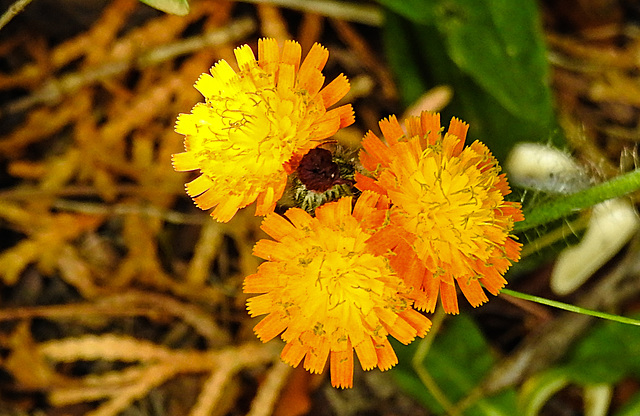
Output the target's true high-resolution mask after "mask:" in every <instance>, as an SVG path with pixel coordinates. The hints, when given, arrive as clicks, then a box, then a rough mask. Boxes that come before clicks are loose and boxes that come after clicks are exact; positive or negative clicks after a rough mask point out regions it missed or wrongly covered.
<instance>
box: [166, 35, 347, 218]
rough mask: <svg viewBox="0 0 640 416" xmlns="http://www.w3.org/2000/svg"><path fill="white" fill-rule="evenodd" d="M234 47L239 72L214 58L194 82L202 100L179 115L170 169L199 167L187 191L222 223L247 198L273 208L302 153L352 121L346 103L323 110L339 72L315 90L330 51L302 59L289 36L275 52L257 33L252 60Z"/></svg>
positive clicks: (338, 86) (339, 81)
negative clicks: (178, 145) (179, 137)
mask: <svg viewBox="0 0 640 416" xmlns="http://www.w3.org/2000/svg"><path fill="white" fill-rule="evenodd" d="M234 53H235V56H236V60H237V61H238V68H239V71H238V72H236V71H235V70H234V69H233V68H232V67H231V65H229V64H228V63H227V62H226V61H224V60H221V61H219V62H218V63H217V64H216V65H214V66H213V67H212V68H211V70H210V72H211V75H209V74H202V75H201V76H200V78H199V79H198V81H197V82H196V83H195V88H196V89H197V90H198V91H200V93H201V94H202V95H203V96H204V98H205V102H204V103H198V104H196V105H195V107H193V109H192V110H191V113H189V114H180V115H179V116H178V120H177V123H176V132H178V133H180V134H183V135H184V136H185V139H184V145H185V152H183V153H178V154H175V155H173V166H174V168H175V170H177V171H191V170H198V171H199V172H200V175H199V176H198V177H197V178H196V179H194V180H193V181H191V182H189V183H187V185H186V190H187V193H188V194H189V196H191V197H192V198H193V199H194V201H195V203H196V205H197V206H198V207H200V208H201V209H203V210H208V209H211V208H214V209H213V211H212V212H211V216H213V217H214V218H215V219H217V220H218V221H221V222H226V221H229V220H230V219H231V218H232V217H233V216H234V214H235V213H236V212H237V210H238V209H240V208H243V207H245V206H247V205H249V204H251V203H252V202H254V201H257V204H256V215H266V214H267V213H269V212H271V211H273V210H274V208H275V205H276V202H277V201H278V199H280V197H281V196H282V194H283V192H284V189H285V185H286V183H287V174H289V173H291V172H293V171H294V170H295V169H296V166H297V163H298V162H299V160H300V159H301V158H302V156H304V155H305V154H306V153H307V152H308V151H309V150H311V149H313V148H315V147H316V146H318V145H320V144H322V143H323V142H324V141H325V139H326V138H328V137H329V136H332V135H333V134H335V132H336V131H337V130H338V129H340V128H341V127H345V126H348V125H350V124H352V123H353V121H354V118H353V109H352V108H351V105H343V106H340V107H337V108H334V109H331V110H328V108H329V107H331V106H333V105H334V104H336V103H337V102H338V101H339V100H340V99H341V98H342V97H344V95H345V94H346V93H347V92H348V91H349V82H348V81H347V78H346V77H345V76H344V75H340V76H338V77H337V78H336V79H334V80H333V81H332V82H331V83H329V84H328V85H326V86H325V87H324V88H322V86H323V84H324V76H323V75H322V69H323V68H324V65H325V63H326V62H327V59H328V56H329V52H328V51H327V50H326V49H325V48H324V47H322V46H321V45H319V44H315V45H313V47H312V48H311V50H310V51H309V54H308V55H307V57H306V58H305V59H304V61H303V62H302V63H300V60H301V48H300V44H298V43H297V42H294V41H286V42H285V43H284V45H283V47H282V50H280V48H279V46H278V43H277V42H276V41H275V40H274V39H260V40H259V41H258V59H256V58H255V55H254V53H253V51H252V50H251V48H250V47H249V46H248V45H244V46H241V47H239V48H237V49H236V50H235V51H234Z"/></svg>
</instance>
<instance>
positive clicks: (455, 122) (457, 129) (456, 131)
mask: <svg viewBox="0 0 640 416" xmlns="http://www.w3.org/2000/svg"><path fill="white" fill-rule="evenodd" d="M468 130H469V125H468V124H467V123H465V122H464V121H461V120H459V119H457V118H455V117H453V118H452V119H451V121H450V122H449V129H448V130H447V133H449V134H453V135H456V136H457V137H458V138H459V139H460V142H459V143H458V144H457V145H456V147H455V149H454V151H453V155H454V156H457V155H459V154H460V152H462V149H463V148H464V142H465V140H466V138H467V131H468Z"/></svg>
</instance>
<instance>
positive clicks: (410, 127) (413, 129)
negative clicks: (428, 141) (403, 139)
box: [404, 117, 424, 137]
mask: <svg viewBox="0 0 640 416" xmlns="http://www.w3.org/2000/svg"><path fill="white" fill-rule="evenodd" d="M404 125H405V128H406V129H407V137H414V136H418V137H422V136H423V134H424V133H423V132H422V125H421V124H420V117H409V118H407V119H406V120H405V121H404Z"/></svg>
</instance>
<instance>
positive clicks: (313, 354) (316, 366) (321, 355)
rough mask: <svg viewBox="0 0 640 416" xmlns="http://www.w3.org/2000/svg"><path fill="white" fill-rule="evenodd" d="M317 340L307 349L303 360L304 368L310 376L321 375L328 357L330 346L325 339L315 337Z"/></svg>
mask: <svg viewBox="0 0 640 416" xmlns="http://www.w3.org/2000/svg"><path fill="white" fill-rule="evenodd" d="M316 338H317V339H316V340H315V342H314V343H313V345H312V346H311V347H310V348H309V350H308V352H307V355H306V357H305V358H304V368H305V370H309V372H311V374H321V373H322V371H323V370H324V366H325V364H326V363H327V358H328V357H329V350H330V348H329V347H330V344H329V342H328V341H327V339H326V338H325V337H316Z"/></svg>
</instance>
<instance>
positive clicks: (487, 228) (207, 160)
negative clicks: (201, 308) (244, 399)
mask: <svg viewBox="0 0 640 416" xmlns="http://www.w3.org/2000/svg"><path fill="white" fill-rule="evenodd" d="M235 53H236V59H237V61H238V67H239V71H238V72H236V71H235V70H234V69H232V68H231V66H230V65H229V64H227V63H226V62H225V61H220V62H219V63H218V64H216V65H215V66H214V67H213V68H212V69H211V75H207V74H203V75H202V76H201V77H200V79H199V80H198V81H197V82H196V85H195V87H196V88H197V89H198V90H199V91H200V92H201V93H202V94H203V95H204V97H205V102H204V103H200V104H197V105H196V106H195V107H194V108H193V109H192V111H191V113H190V114H181V115H180V116H179V117H178V121H177V124H176V131H177V132H178V133H181V134H183V135H185V152H184V153H179V154H176V155H174V156H173V164H174V168H175V169H176V170H178V171H189V170H198V171H199V173H200V175H199V176H198V177H196V178H195V179H194V180H193V181H191V182H189V183H188V184H187V186H186V187H187V193H188V194H189V195H190V196H192V197H193V199H194V200H195V202H196V204H197V205H198V206H199V207H200V208H202V209H210V208H214V209H213V211H212V214H211V215H212V216H213V217H214V218H215V219H217V220H218V221H229V220H230V219H231V218H232V217H233V216H234V214H235V213H236V212H237V210H238V209H240V208H243V207H245V206H247V205H249V204H251V203H252V202H254V201H257V203H256V215H266V217H265V219H264V221H263V223H262V229H263V230H264V231H265V232H266V233H267V234H268V235H269V236H270V237H272V240H270V239H264V240H260V241H258V243H257V244H256V246H255V247H254V254H255V255H256V256H258V257H261V258H263V259H265V260H266V261H265V262H263V263H262V264H261V265H260V267H259V268H258V270H257V272H256V273H255V274H252V275H250V276H247V277H246V278H245V282H244V292H245V293H250V294H257V296H254V297H252V298H250V299H249V300H248V303H247V307H248V310H249V313H250V315H251V316H261V315H266V316H265V317H264V318H263V319H262V320H261V321H260V322H259V323H258V324H257V325H256V327H255V332H256V334H257V335H258V337H259V338H260V339H261V340H262V341H263V342H266V341H268V340H270V339H273V338H274V337H276V336H280V337H281V338H282V339H283V340H284V341H285V343H286V345H285V347H284V349H283V351H282V359H283V360H284V361H285V362H287V363H289V364H291V365H292V366H297V365H299V364H300V363H301V362H303V365H304V368H305V369H307V370H309V371H310V372H312V373H321V372H322V371H323V370H324V368H325V366H326V365H327V362H328V363H329V367H330V372H331V383H332V385H334V386H336V387H343V388H344V387H350V386H352V384H353V367H354V351H355V354H356V356H357V357H358V360H359V362H360V365H361V366H362V368H363V369H364V370H370V369H372V368H374V367H378V368H379V369H381V370H386V369H389V368H391V367H392V366H393V365H395V364H396V363H397V358H396V355H395V353H394V351H393V349H392V347H391V345H390V343H389V341H388V337H389V336H392V337H394V338H396V339H397V340H398V341H400V342H401V343H404V344H408V343H409V342H411V341H413V340H414V339H415V337H417V336H418V337H423V336H424V335H425V334H426V332H427V331H428V330H429V327H430V326H431V322H430V321H429V319H428V318H426V317H425V316H424V315H423V314H422V313H421V312H419V311H426V312H433V311H434V310H435V307H436V304H437V303H438V299H440V300H441V304H442V306H443V309H444V311H445V312H447V313H451V314H456V313H458V311H459V307H458V296H457V290H458V288H459V289H460V291H461V292H462V294H463V295H464V297H465V298H466V299H467V300H468V301H469V303H470V304H471V305H472V306H474V307H476V306H479V305H481V304H483V303H484V302H486V301H487V300H488V298H487V295H486V294H485V289H486V291H488V292H489V293H491V294H493V295H497V294H498V293H499V291H500V290H501V289H502V287H504V285H505V284H506V280H505V279H504V277H503V275H504V273H505V272H506V271H507V270H508V268H509V267H510V266H511V264H512V263H514V262H516V261H518V260H519V256H520V244H519V243H517V242H516V241H515V239H514V238H515V237H514V236H513V235H512V230H513V226H514V222H516V221H520V220H522V219H523V216H522V212H521V209H520V205H519V204H518V203H515V202H509V201H506V200H505V196H506V195H507V194H509V192H510V189H509V185H508V183H507V180H506V177H505V175H504V174H502V173H500V167H499V166H498V163H497V161H496V159H495V158H494V157H493V156H492V155H491V153H490V151H489V149H487V147H486V146H485V145H483V144H482V143H480V142H478V141H475V142H473V143H472V144H470V145H469V146H466V147H465V139H466V134H467V130H468V125H467V124H466V123H463V122H462V121H460V120H458V119H456V118H454V119H452V120H451V123H450V125H449V128H448V130H447V131H446V132H445V131H444V130H443V128H442V127H441V125H440V116H439V114H432V113H422V114H421V116H420V117H411V118H408V119H407V120H405V121H404V124H405V126H406V130H405V127H402V126H401V124H400V123H399V122H398V121H397V119H396V118H395V117H394V116H391V117H390V118H388V119H385V120H382V121H381V122H380V130H381V132H382V135H383V138H384V140H382V139H381V138H379V137H378V136H376V135H375V134H373V133H372V132H369V133H367V134H366V136H365V137H364V139H363V141H362V150H361V152H360V155H359V161H358V160H356V158H344V157H341V156H339V155H336V154H335V153H333V152H331V151H330V150H329V149H326V148H324V147H320V146H322V145H323V144H325V143H326V142H327V139H328V138H329V137H330V136H332V135H333V134H334V133H336V131H338V130H339V129H340V128H341V127H345V126H347V125H350V124H351V123H353V121H354V118H353V110H352V108H351V106H350V105H348V104H347V105H342V106H339V107H336V108H334V109H331V110H328V108H329V107H331V106H333V105H335V104H336V103H337V102H338V101H339V100H340V99H341V98H342V97H343V96H344V95H345V94H346V93H347V91H348V89H349V83H348V81H347V79H346V78H345V77H344V76H343V75H341V76H339V77H338V78H336V79H335V80H334V81H332V82H331V83H329V84H328V85H326V86H325V87H324V88H323V84H324V77H323V75H322V72H321V70H322V68H323V67H324V65H325V63H326V61H327V58H328V52H327V51H326V49H324V48H323V47H322V46H320V45H317V44H316V45H314V46H313V47H312V48H311V50H310V52H309V54H308V55H307V57H306V58H305V59H304V61H303V62H302V63H301V64H300V60H301V50H300V45H298V44H297V43H296V42H292V41H289V42H285V44H284V45H283V47H282V50H280V49H279V47H278V44H277V43H276V42H275V41H274V40H272V39H261V40H260V41H259V43H258V59H257V60H256V58H255V56H254V55H253V52H252V51H251V49H250V48H249V47H248V46H247V45H245V46H242V47H240V48H238V49H236V51H235ZM354 161H355V162H354ZM289 176H291V177H292V178H293V180H289V181H288V179H289ZM287 183H299V184H301V186H302V187H303V188H304V197H301V198H300V199H296V201H297V202H299V205H298V206H297V207H294V208H290V209H289V210H287V211H286V213H285V214H284V216H281V215H279V214H277V213H275V212H274V209H275V206H276V203H277V202H278V200H279V199H280V197H281V196H282V195H283V193H284V191H285V188H286V185H287ZM354 184H355V187H356V188H357V189H358V190H359V191H360V192H361V193H360V194H359V192H352V191H353V189H352V186H354ZM343 191H344V192H343ZM358 194H359V196H358V197H357V198H355V197H354V196H352V195H358ZM344 195H349V196H344ZM296 198H297V196H296ZM309 201H315V202H309ZM318 201H319V203H318V205H319V204H322V205H321V206H319V207H318V208H316V205H315V204H316V202H318ZM302 208H304V209H302ZM303 359H304V360H303Z"/></svg>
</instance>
